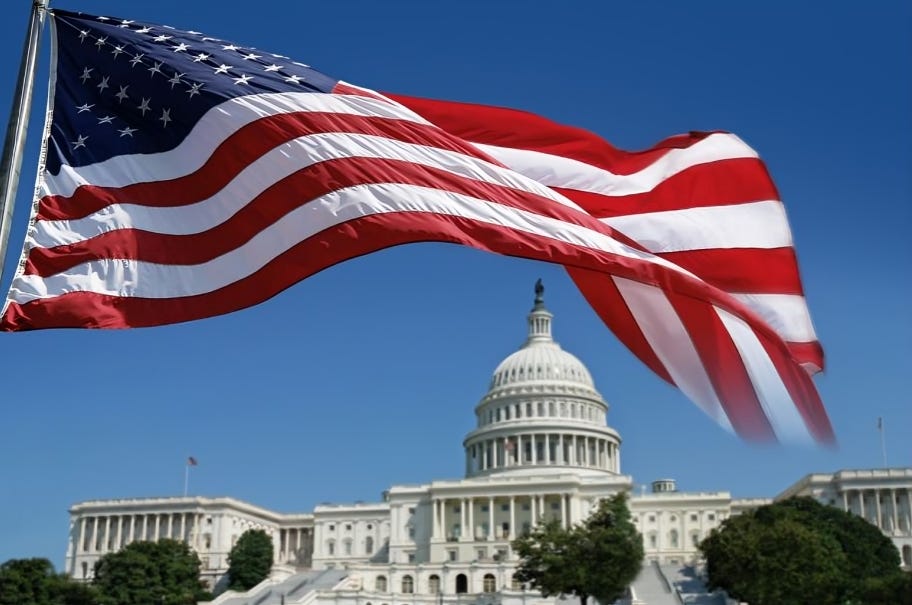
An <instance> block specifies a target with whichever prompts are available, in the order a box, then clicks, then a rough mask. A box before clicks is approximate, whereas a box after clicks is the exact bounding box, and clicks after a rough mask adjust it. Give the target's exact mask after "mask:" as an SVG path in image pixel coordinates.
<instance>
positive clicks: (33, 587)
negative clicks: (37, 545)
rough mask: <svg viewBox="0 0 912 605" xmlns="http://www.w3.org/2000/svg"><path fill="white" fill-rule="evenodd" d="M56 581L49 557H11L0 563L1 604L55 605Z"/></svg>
mask: <svg viewBox="0 0 912 605" xmlns="http://www.w3.org/2000/svg"><path fill="white" fill-rule="evenodd" d="M56 582H57V574H56V573H55V572H54V566H53V565H52V564H51V562H50V561H48V560H47V559H10V560H9V561H7V562H6V563H4V564H3V565H0V605H55V584H56Z"/></svg>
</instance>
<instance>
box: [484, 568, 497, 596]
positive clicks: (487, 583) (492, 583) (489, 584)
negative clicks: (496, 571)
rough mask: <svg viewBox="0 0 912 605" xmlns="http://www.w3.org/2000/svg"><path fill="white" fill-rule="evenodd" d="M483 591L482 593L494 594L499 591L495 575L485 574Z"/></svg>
mask: <svg viewBox="0 0 912 605" xmlns="http://www.w3.org/2000/svg"><path fill="white" fill-rule="evenodd" d="M481 590H482V592H494V591H495V590H497V581H496V580H495V579H494V576H493V574H489V573H486V574H485V576H484V581H483V584H482V588H481Z"/></svg>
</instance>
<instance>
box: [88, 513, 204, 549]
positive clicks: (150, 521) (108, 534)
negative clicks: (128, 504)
mask: <svg viewBox="0 0 912 605" xmlns="http://www.w3.org/2000/svg"><path fill="white" fill-rule="evenodd" d="M202 517H203V515H202V514H200V513H146V514H127V515H99V516H84V517H81V518H80V520H79V534H78V535H77V536H76V540H75V542H76V544H77V552H83V553H85V552H101V553H105V552H115V551H118V550H120V549H121V548H123V547H124V546H126V545H127V544H130V543H131V542H134V541H157V540H159V539H161V538H172V539H175V540H180V541H182V542H186V543H188V544H190V546H192V547H194V548H198V547H199V544H197V543H196V541H197V539H198V537H199V531H198V528H199V527H201V525H202Z"/></svg>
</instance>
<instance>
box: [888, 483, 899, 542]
mask: <svg viewBox="0 0 912 605" xmlns="http://www.w3.org/2000/svg"><path fill="white" fill-rule="evenodd" d="M898 529H899V515H898V514H897V512H896V490H895V489H892V488H891V489H890V532H891V533H895V532H896V531H897V530H898Z"/></svg>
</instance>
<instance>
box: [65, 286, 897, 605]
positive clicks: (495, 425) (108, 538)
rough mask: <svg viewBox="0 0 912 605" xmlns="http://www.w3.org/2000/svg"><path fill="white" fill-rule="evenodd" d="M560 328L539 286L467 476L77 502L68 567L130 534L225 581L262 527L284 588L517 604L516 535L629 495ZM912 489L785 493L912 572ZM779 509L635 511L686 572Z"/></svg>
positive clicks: (590, 387) (719, 502)
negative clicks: (861, 531) (168, 545)
mask: <svg viewBox="0 0 912 605" xmlns="http://www.w3.org/2000/svg"><path fill="white" fill-rule="evenodd" d="M551 323H552V315H551V313H550V312H549V311H548V310H547V309H546V308H545V306H544V303H543V300H542V289H541V288H540V287H539V286H537V287H536V298H535V303H534V307H533V309H532V311H531V312H530V314H529V316H528V337H527V339H526V341H525V343H524V344H523V346H522V347H521V348H520V349H519V350H518V351H516V352H515V353H513V354H511V355H510V356H508V357H507V358H506V359H504V361H503V362H501V364H500V365H499V366H498V367H497V368H496V369H495V370H494V374H493V377H492V379H491V383H490V387H489V390H488V392H487V393H485V394H484V396H483V397H482V398H481V400H480V402H479V403H478V405H477V406H476V407H475V416H476V419H477V423H476V427H475V428H474V429H473V430H472V431H471V432H469V434H468V435H466V437H465V439H464V441H463V447H464V450H465V477H464V478H462V479H452V480H440V481H432V482H430V483H427V484H424V485H412V486H407V485H396V486H393V487H391V488H390V489H389V490H388V491H386V492H384V496H383V499H382V501H381V502H376V503H368V504H364V503H358V504H345V505H320V506H317V507H316V508H315V509H314V510H313V512H309V513H300V514H283V513H277V512H274V511H270V510H266V509H263V508H260V507H257V506H254V505H251V504H248V503H245V502H241V501H238V500H234V499H231V498H202V497H189V498H188V497H184V498H152V499H124V500H105V501H90V502H82V503H79V504H76V505H75V506H73V507H72V509H71V510H70V515H71V524H70V538H69V546H68V550H67V556H66V572H67V573H69V574H70V575H71V576H74V577H76V578H89V577H91V574H92V569H93V565H94V563H95V561H96V560H97V559H98V558H99V557H101V556H102V555H104V554H105V553H108V552H112V551H116V550H118V549H120V548H122V547H123V546H124V545H125V544H128V543H130V542H132V541H134V540H155V539H158V538H162V537H173V538H177V539H180V540H184V541H186V542H187V543H188V544H190V545H191V546H192V547H193V549H194V550H196V551H197V552H198V553H199V555H200V558H201V560H202V562H203V577H204V578H205V579H206V580H207V581H208V582H209V583H210V584H211V585H216V584H217V583H218V582H219V580H220V579H221V578H223V576H224V574H225V572H226V571H227V567H228V562H227V554H228V552H229V551H230V549H231V547H232V545H233V544H234V542H235V541H236V540H237V538H238V536H240V534H242V533H243V532H244V531H245V530H247V529H252V528H257V529H264V530H266V531H267V532H269V533H270V534H271V535H272V537H273V543H274V547H275V559H274V560H275V562H276V566H275V574H274V575H275V578H276V580H275V581H279V580H281V579H282V578H284V577H287V576H290V575H292V574H295V573H298V572H302V571H304V570H328V569H336V570H344V571H345V573H344V576H343V575H340V576H338V578H342V577H344V578H345V580H344V581H342V580H340V582H341V583H340V584H339V585H338V586H335V588H334V590H335V592H334V596H333V602H334V603H336V605H342V604H343V603H345V604H346V605H347V604H348V603H351V605H374V602H376V604H375V605H387V602H388V601H391V600H392V599H394V598H395V599H399V600H403V599H406V598H408V603H409V604H410V605H414V604H415V603H419V602H420V603H426V604H427V605H440V603H441V602H442V601H443V600H444V599H443V596H442V595H457V596H458V595H463V594H465V595H466V597H468V596H469V595H475V596H476V597H477V602H478V603H482V604H487V603H492V602H493V600H491V599H490V598H486V597H484V595H492V594H498V595H500V596H499V597H498V599H497V601H498V602H501V603H505V604H507V603H510V602H515V603H519V600H518V599H519V597H520V596H522V601H523V602H525V601H526V599H527V596H528V593H526V592H523V591H522V590H521V588H522V587H521V586H519V585H518V583H517V582H515V581H514V580H513V571H514V569H515V560H516V559H515V556H514V554H513V552H512V550H511V546H510V543H511V541H512V540H513V539H514V538H516V537H517V536H518V535H520V534H521V533H522V532H524V531H526V530H528V529H529V528H531V527H532V526H534V525H535V524H536V523H538V522H539V521H541V520H543V519H557V520H560V522H561V523H562V524H564V525H572V524H575V523H578V522H580V521H581V520H583V519H585V518H586V517H587V515H588V514H589V513H590V511H591V510H592V509H593V507H594V506H595V505H596V504H597V502H598V500H599V499H600V498H603V497H606V496H611V495H613V494H615V493H617V492H619V491H626V492H631V489H632V487H633V482H632V479H631V477H629V476H627V475H623V474H622V473H621V461H620V446H621V437H620V435H619V434H618V432H617V431H616V430H615V429H613V428H611V427H610V426H609V425H608V424H607V417H608V404H607V403H606V402H605V400H604V399H603V398H602V396H601V395H600V394H599V392H598V391H597V390H596V389H595V385H594V384H593V381H592V377H591V376H590V374H589V371H588V370H587V369H586V367H585V366H584V365H583V364H582V363H581V362H580V361H579V360H578V359H577V358H576V357H574V356H573V355H571V354H570V353H568V352H566V351H564V350H563V349H561V347H560V346H559V345H558V344H557V343H556V342H555V341H554V340H553V338H552V333H551ZM910 488H912V469H900V470H895V469H890V470H878V471H841V472H839V473H836V474H835V475H810V476H808V477H806V478H805V479H802V480H801V481H799V482H798V483H796V484H795V485H794V486H793V487H791V488H789V489H788V490H786V492H784V493H783V494H782V495H780V496H779V497H787V496H789V495H799V494H800V495H812V496H814V497H816V498H818V499H820V500H821V501H824V502H826V503H828V504H832V505H834V506H840V507H842V508H844V509H847V510H851V511H852V512H855V513H856V514H860V515H862V516H864V517H865V518H866V519H868V520H869V521H871V522H875V523H877V524H878V526H879V527H881V528H882V529H883V530H884V531H885V532H887V534H888V535H890V536H891V537H892V538H893V539H894V541H895V542H896V543H897V545H898V546H899V547H900V548H901V549H902V551H903V556H904V557H905V560H904V562H905V564H906V565H910V564H912V561H910V558H912V553H909V552H908V551H909V548H910V546H909V544H910V541H912V531H910V526H912V517H910V501H909V498H910ZM884 498H887V501H888V504H886V505H883V501H884ZM771 501H772V500H771V499H753V500H739V499H733V498H732V497H731V494H730V493H729V492H724V491H722V492H711V493H703V492H701V493H692V492H679V491H677V490H676V487H675V483H674V481H673V480H670V479H662V480H658V481H654V482H653V484H652V491H651V493H646V494H632V493H631V500H630V507H631V512H632V514H633V519H634V521H635V523H636V524H637V527H638V529H639V531H640V532H641V533H642V534H643V540H644V547H645V551H646V557H647V559H648V560H651V561H656V562H658V563H665V564H675V563H677V564H681V563H686V562H690V561H693V560H695V559H696V557H697V549H696V545H697V543H699V541H700V540H702V539H703V538H704V537H705V536H706V535H708V533H709V532H710V531H711V530H712V529H713V528H714V527H717V526H718V525H719V524H720V523H721V522H722V521H723V520H724V519H726V518H727V517H729V516H730V515H733V514H738V513H739V512H742V511H744V510H748V509H750V508H754V507H756V506H759V505H762V504H766V503H768V502H771ZM302 577H304V576H302ZM327 577H329V576H327ZM333 577H336V576H333ZM324 579H325V578H324ZM307 581H308V580H307V579H306V578H305V579H304V580H301V581H300V582H299V585H298V587H297V588H300V586H302V585H304V584H305V583H306V582H307ZM291 589H295V587H294V586H291V587H290V588H289V590H291ZM292 592H293V591H292ZM466 597H462V600H461V601H458V600H457V601H456V602H458V603H463V604H464V603H465V602H466ZM284 598H285V597H284V595H283V602H284ZM289 598H290V597H289ZM264 602H266V601H264ZM288 602H289V603H292V602H295V601H294V600H289V601H288ZM535 602H536V603H538V602H545V601H542V599H541V597H540V596H539V597H538V599H537V600H536V601H535Z"/></svg>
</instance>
